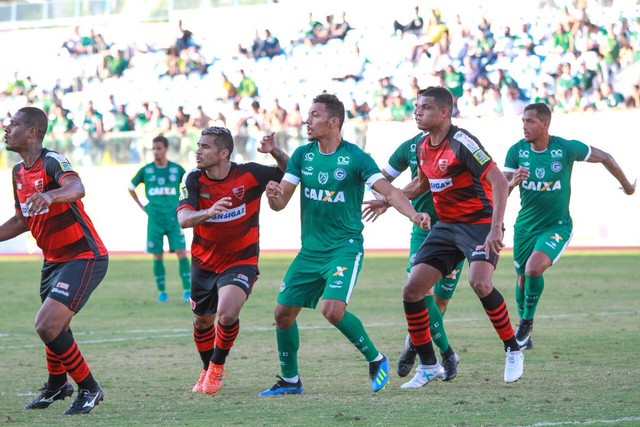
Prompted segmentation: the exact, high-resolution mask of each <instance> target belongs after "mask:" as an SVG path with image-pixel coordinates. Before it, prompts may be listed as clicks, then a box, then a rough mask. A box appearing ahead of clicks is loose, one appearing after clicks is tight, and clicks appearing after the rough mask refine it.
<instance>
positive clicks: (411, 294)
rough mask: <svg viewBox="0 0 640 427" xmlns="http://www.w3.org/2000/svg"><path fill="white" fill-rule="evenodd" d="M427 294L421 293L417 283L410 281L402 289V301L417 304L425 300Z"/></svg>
mask: <svg viewBox="0 0 640 427" xmlns="http://www.w3.org/2000/svg"><path fill="white" fill-rule="evenodd" d="M425 295H426V292H424V291H421V290H420V287H419V286H417V285H416V284H415V282H412V281H408V282H407V283H405V285H404V287H403V288H402V300H403V301H407V302H416V301H420V300H421V299H423V298H424V297H425Z"/></svg>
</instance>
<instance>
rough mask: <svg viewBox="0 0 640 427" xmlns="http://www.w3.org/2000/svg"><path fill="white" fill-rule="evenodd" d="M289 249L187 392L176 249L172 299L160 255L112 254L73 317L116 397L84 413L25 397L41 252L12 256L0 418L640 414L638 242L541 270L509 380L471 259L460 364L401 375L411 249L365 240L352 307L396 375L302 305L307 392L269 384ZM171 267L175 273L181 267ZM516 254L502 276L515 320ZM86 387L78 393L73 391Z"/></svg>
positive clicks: (458, 318)
mask: <svg viewBox="0 0 640 427" xmlns="http://www.w3.org/2000/svg"><path fill="white" fill-rule="evenodd" d="M290 259H291V256H290V255H276V254H267V255H263V257H262V258H261V271H262V274H261V276H260V280H259V281H258V283H257V285H256V287H255V289H254V292H253V294H252V296H251V298H250V299H249V301H248V302H247V304H246V305H245V307H244V309H243V312H242V314H241V331H240V335H239V337H238V339H237V341H236V345H235V347H234V348H233V350H232V351H231V354H230V356H229V358H228V359H227V364H226V369H227V370H228V375H227V376H226V377H225V381H224V386H223V388H222V389H221V391H220V392H219V394H218V395H216V396H213V397H211V396H206V395H204V394H200V393H199V394H193V393H191V391H190V390H191V387H192V386H193V383H194V382H195V380H196V379H197V377H198V375H199V372H200V369H201V363H200V360H199V357H198V355H197V352H196V350H195V345H194V343H193V339H192V335H191V313H190V310H189V307H188V305H187V304H185V303H183V302H181V301H180V286H179V285H178V280H177V264H176V262H175V260H174V259H172V258H168V259H167V272H168V279H169V283H168V290H169V293H170V298H171V299H170V301H169V302H168V303H167V304H163V305H161V304H158V303H156V302H155V296H156V293H155V290H154V285H153V283H152V278H151V274H150V272H151V259H150V257H147V256H128V257H124V256H113V257H112V258H111V265H110V269H109V273H108V275H107V278H106V279H105V281H104V282H103V283H102V284H101V285H100V287H99V288H98V290H97V291H96V292H95V293H94V294H93V296H92V298H91V300H90V302H89V304H88V305H87V306H86V307H85V308H84V310H83V311H82V312H81V313H80V314H79V315H78V316H77V318H76V319H74V322H73V325H72V327H73V330H74V335H75V337H76V339H77V341H78V344H79V346H80V349H81V350H82V351H83V353H84V355H85V357H86V359H87V360H88V362H89V364H90V366H91V367H92V370H93V372H94V376H95V377H96V378H97V379H98V380H99V381H100V382H101V384H102V386H103V388H104V390H105V392H106V397H105V400H104V402H102V403H101V404H100V405H99V406H98V407H97V408H96V409H94V411H93V412H92V413H91V414H89V415H87V416H77V417H71V418H69V417H65V416H63V415H62V412H63V411H64V409H65V408H66V407H67V406H68V405H70V403H71V401H70V400H69V399H67V400H65V401H64V402H55V403H54V404H53V405H51V406H50V407H49V408H48V409H46V410H40V411H25V410H24V409H22V408H23V406H24V404H25V403H26V402H28V401H29V400H30V399H32V398H33V396H34V395H35V393H36V392H37V390H38V388H39V387H40V386H41V384H42V382H44V381H45V379H46V368H45V364H44V349H43V346H42V344H41V342H40V341H39V339H38V337H37V335H36V333H35V331H34V329H33V319H34V317H35V314H36V312H37V310H38V307H39V301H38V291H37V289H38V282H39V268H40V263H41V261H40V260H39V259H36V258H27V257H25V258H11V257H3V258H0V289H1V292H2V298H1V299H0V312H1V313H2V316H1V319H2V322H1V326H0V417H1V418H0V424H7V425H74V426H76V425H77V426H83V425H91V426H94V425H105V426H130V425H190V426H191V425H192V426H202V425H211V426H272V425H292V426H294V425H295V426H312V425H313V426H315V425H339V426H343V425H355V426H373V425H382V426H413V425H415V426H426V425H428V426H440V425H442V426H444V425H456V426H477V425H505V426H506V425H509V426H511V425H523V426H533V425H536V426H556V425H587V424H588V425H621V426H632V425H640V386H639V385H638V384H639V383H638V377H639V376H640V309H639V308H638V303H639V302H640V288H639V287H638V279H639V277H640V265H639V261H640V252H637V251H636V252H631V251H626V252H616V253H613V252H602V253H595V254H591V253H583V252H573V253H568V254H566V255H565V256H564V257H563V258H562V260H561V261H560V263H559V265H557V266H555V267H553V268H552V269H551V270H549V272H548V274H546V275H545V279H546V280H545V282H546V288H545V292H544V294H543V297H542V300H541V302H540V305H539V307H538V313H537V316H536V324H535V340H534V342H535V348H534V350H532V351H530V352H527V353H526V361H525V375H524V377H523V379H522V380H521V381H519V382H517V383H515V384H510V385H506V384H504V383H503V380H502V374H503V369H504V353H503V350H502V344H501V343H500V341H499V340H498V337H497V335H496V333H495V331H494V330H493V328H492V327H491V325H490V322H489V320H488V319H487V317H486V315H485V314H484V311H483V310H482V306H481V304H480V302H479V301H478V299H477V298H476V296H475V295H474V294H473V292H472V291H471V289H470V288H469V286H468V285H467V284H466V270H465V272H464V274H463V278H462V280H461V283H460V285H459V286H458V290H457V291H456V295H455V297H454V299H453V301H452V302H451V304H450V306H449V310H448V311H447V314H446V317H445V324H446V326H447V331H448V335H449V340H450V342H451V344H452V346H453V347H454V349H455V350H456V351H457V352H458V354H459V355H460V357H461V361H460V365H459V371H458V377H457V378H456V379H455V380H454V381H451V382H448V383H443V382H436V383H432V384H429V385H428V386H426V387H424V388H421V389H417V390H409V391H407V390H401V389H400V384H402V383H403V382H404V380H403V379H401V378H399V377H398V376H397V375H396V374H395V363H396V361H397V357H398V355H399V354H400V351H401V347H402V343H403V340H404V336H405V333H406V332H405V331H406V325H405V322H404V317H403V311H402V303H401V293H400V289H401V286H402V284H403V282H404V277H405V276H404V272H403V270H404V266H405V257H404V256H402V255H383V254H376V253H373V254H369V255H367V257H366V259H365V261H364V267H363V271H362V273H361V275H360V280H359V283H358V286H357V288H356V291H355V294H354V297H353V300H352V303H351V304H350V310H351V311H352V312H354V313H355V314H357V315H358V316H359V317H360V318H361V319H362V321H363V322H364V323H365V325H366V327H367V329H368V332H369V334H370V335H371V337H372V338H373V340H374V342H375V343H376V345H377V346H378V348H379V349H380V350H381V351H383V352H384V353H386V354H387V355H388V356H389V358H390V359H391V364H392V366H393V368H394V369H393V371H394V372H393V374H392V376H391V379H390V381H389V384H388V385H387V387H386V388H385V389H384V390H382V391H381V392H380V393H377V394H373V393H372V392H371V391H370V390H369V384H368V369H367V364H366V363H365V362H364V360H363V359H362V357H361V356H360V354H359V353H358V352H357V351H356V350H355V349H354V348H353V347H352V346H351V344H350V343H348V342H347V340H346V339H345V338H344V337H343V336H342V335H341V334H340V333H339V332H338V331H337V330H335V329H334V328H333V327H331V326H330V325H329V324H328V323H327V322H326V320H325V319H324V318H323V317H322V315H321V313H320V311H319V310H303V312H302V313H301V315H300V317H299V321H298V323H299V326H300V335H301V348H300V352H299V360H300V370H301V377H302V380H303V383H304V387H305V391H304V394H303V395H301V396H283V397H275V398H273V397H271V398H270V397H258V395H257V394H258V392H259V391H261V390H263V389H265V388H268V387H270V386H271V385H272V384H273V383H274V382H275V380H276V378H275V375H276V374H279V369H278V360H277V352H276V344H275V333H274V323H273V314H272V313H273V308H274V306H275V298H276V294H277V290H278V286H279V284H280V280H281V278H282V276H283V274H284V271H285V269H286V267H287V265H288V263H289V261H290ZM174 272H175V274H173V275H172V273H174ZM514 277H515V276H514V272H513V268H512V259H511V257H510V254H506V255H505V256H503V258H502V259H501V261H500V265H499V266H498V269H497V271H496V275H495V284H496V286H497V287H498V289H500V291H501V292H502V293H503V295H504V296H505V299H506V300H507V303H508V305H509V308H510V309H511V319H512V322H513V323H514V324H515V323H517V314H516V312H515V303H514V299H513V298H514V297H513V282H514ZM74 397H75V394H74Z"/></svg>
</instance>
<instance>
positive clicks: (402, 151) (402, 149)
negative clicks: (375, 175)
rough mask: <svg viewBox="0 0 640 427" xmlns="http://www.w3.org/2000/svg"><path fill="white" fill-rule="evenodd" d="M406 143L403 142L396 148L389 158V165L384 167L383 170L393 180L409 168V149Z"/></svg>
mask: <svg viewBox="0 0 640 427" xmlns="http://www.w3.org/2000/svg"><path fill="white" fill-rule="evenodd" d="M407 142H408V141H406V142H404V143H402V144H400V146H398V148H396V151H394V152H393V154H391V157H389V163H388V164H387V166H385V167H384V170H385V171H386V172H387V173H388V174H389V175H391V176H392V177H394V178H397V177H399V176H400V174H402V172H404V171H405V170H407V168H408V167H409V156H408V153H409V148H407V147H406V146H407Z"/></svg>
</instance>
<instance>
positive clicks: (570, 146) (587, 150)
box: [566, 139, 591, 162]
mask: <svg viewBox="0 0 640 427" xmlns="http://www.w3.org/2000/svg"><path fill="white" fill-rule="evenodd" d="M566 146H567V151H568V153H567V154H568V155H569V156H568V157H569V159H570V160H572V161H574V162H583V161H587V160H589V157H590V156H591V146H589V145H587V144H585V143H583V142H580V141H577V140H575V139H572V140H569V141H567V143H566Z"/></svg>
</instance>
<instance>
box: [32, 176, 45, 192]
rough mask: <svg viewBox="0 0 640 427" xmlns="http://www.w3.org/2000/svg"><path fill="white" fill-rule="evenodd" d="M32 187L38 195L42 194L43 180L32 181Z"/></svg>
mask: <svg viewBox="0 0 640 427" xmlns="http://www.w3.org/2000/svg"><path fill="white" fill-rule="evenodd" d="M33 187H34V188H35V189H36V191H37V192H38V193H42V192H43V191H44V179H42V178H38V179H36V180H35V181H33Z"/></svg>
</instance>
